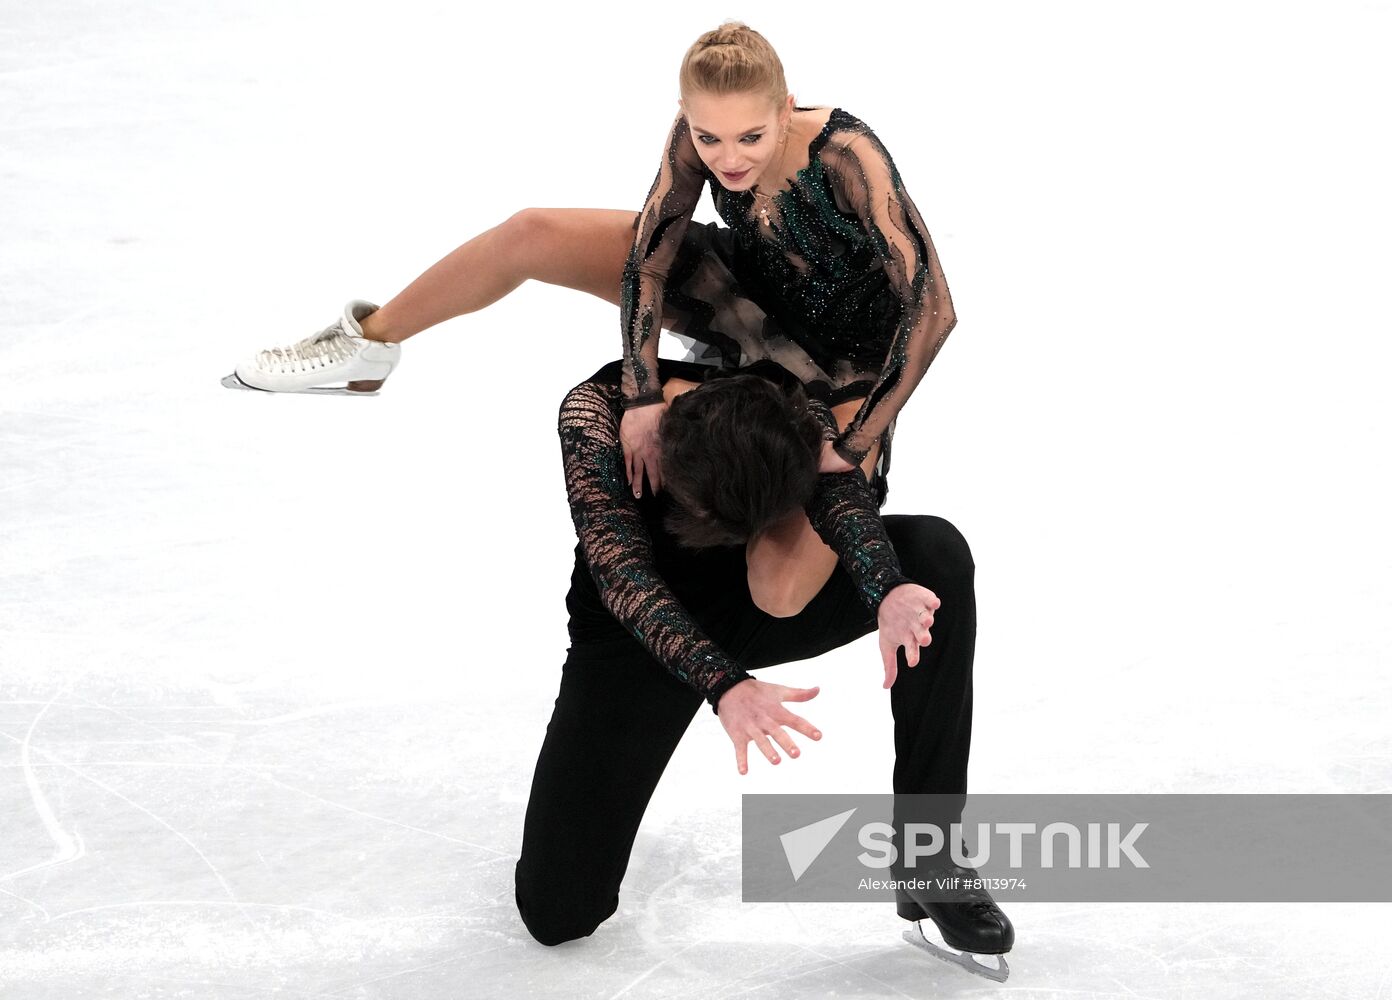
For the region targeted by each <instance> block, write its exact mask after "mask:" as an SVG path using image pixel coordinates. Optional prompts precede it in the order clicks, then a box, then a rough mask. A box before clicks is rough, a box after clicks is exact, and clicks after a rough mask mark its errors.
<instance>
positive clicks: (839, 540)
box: [805, 400, 914, 613]
mask: <svg viewBox="0 0 1392 1000" xmlns="http://www.w3.org/2000/svg"><path fill="white" fill-rule="evenodd" d="M809 409H811V410H812V411H813V412H815V413H816V414H817V416H818V417H819V418H820V419H821V421H822V426H823V427H824V428H826V436H827V437H829V438H830V437H831V436H833V435H835V433H836V431H837V427H836V418H835V416H834V415H833V414H832V412H831V410H830V409H829V408H828V407H827V405H826V404H825V403H822V402H820V401H819V400H812V401H811V402H810V404H809ZM862 457H863V456H862ZM805 509H806V511H807V520H808V521H810V522H811V524H812V528H813V530H815V531H816V532H817V535H818V536H819V537H820V538H821V539H822V541H824V542H826V543H827V545H828V546H830V547H831V549H832V551H833V552H835V553H836V555H837V557H838V558H839V559H840V560H841V565H842V566H844V567H845V568H846V572H847V573H848V574H849V575H850V577H851V580H852V582H854V583H855V586H856V590H857V591H858V592H859V594H860V599H861V600H862V601H864V602H865V605H866V607H868V608H869V609H870V610H871V611H872V612H876V613H878V611H879V610H880V602H881V601H883V600H884V597H885V595H886V594H888V593H889V592H890V591H891V590H893V589H894V588H895V587H897V586H899V585H900V584H901V583H913V582H914V581H913V580H910V579H909V578H908V577H907V576H905V575H904V572H903V568H902V567H901V566H900V564H899V555H898V553H896V552H895V551H894V545H893V544H892V543H891V542H890V540H889V534H888V533H887V532H886V531H885V527H884V522H883V521H881V520H880V512H879V510H878V509H877V508H876V506H875V501H874V499H873V497H872V496H871V494H870V484H869V483H867V482H866V481H865V475H864V473H862V472H861V471H860V469H858V468H857V469H851V470H850V471H849V472H824V473H822V474H821V475H820V476H818V477H817V485H816V487H815V488H814V490H813V492H812V497H811V499H810V500H808V502H807V504H806V507H805Z"/></svg>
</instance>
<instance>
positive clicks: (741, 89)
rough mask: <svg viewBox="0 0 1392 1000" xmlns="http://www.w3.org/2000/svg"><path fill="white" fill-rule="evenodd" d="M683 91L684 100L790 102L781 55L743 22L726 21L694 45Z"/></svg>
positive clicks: (685, 59) (683, 69)
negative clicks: (748, 96) (742, 97)
mask: <svg viewBox="0 0 1392 1000" xmlns="http://www.w3.org/2000/svg"><path fill="white" fill-rule="evenodd" d="M679 87H680V89H681V95H682V98H683V100H684V99H686V98H687V97H689V96H690V95H692V94H701V93H705V94H715V95H717V96H719V95H724V94H744V93H754V94H762V95H764V96H766V97H767V98H768V99H769V100H770V101H772V102H773V103H774V104H782V103H783V102H784V101H786V100H787V99H788V82H787V81H786V80H785V79H784V78H783V63H782V61H781V60H780V59H779V58H778V53H777V52H775V51H773V46H772V45H770V44H769V42H768V39H767V38H765V37H764V36H763V35H761V34H759V33H758V32H757V31H755V30H754V29H753V28H751V27H750V26H749V25H747V24H745V23H744V22H743V21H726V22H724V23H723V24H721V25H720V27H718V28H716V29H715V30H713V31H707V32H706V33H705V34H704V35H702V36H701V37H700V38H698V39H696V41H694V42H693V43H692V44H691V48H689V49H687V50H686V55H685V56H683V57H682V64H681V76H680V83H679Z"/></svg>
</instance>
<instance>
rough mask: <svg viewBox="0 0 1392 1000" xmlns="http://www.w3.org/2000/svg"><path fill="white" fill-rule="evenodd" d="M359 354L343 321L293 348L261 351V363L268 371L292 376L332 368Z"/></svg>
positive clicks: (307, 338)
mask: <svg viewBox="0 0 1392 1000" xmlns="http://www.w3.org/2000/svg"><path fill="white" fill-rule="evenodd" d="M357 352H358V345H357V344H356V343H355V342H354V339H353V338H352V337H351V336H349V335H348V334H347V333H345V332H344V330H343V321H342V320H339V321H338V322H337V323H335V324H333V325H332V326H329V327H325V328H324V329H323V330H320V331H319V332H318V333H316V334H313V335H312V336H309V337H305V338H304V339H303V340H301V341H298V342H296V343H294V344H291V345H290V346H289V347H271V348H268V349H266V350H264V351H261V352H260V354H259V355H258V358H257V360H258V362H259V364H260V366H261V367H262V368H264V369H267V370H270V371H275V372H278V373H280V374H282V375H289V374H293V373H296V372H307V371H316V370H318V369H321V368H328V367H330V366H331V365H336V364H338V363H339V362H340V361H347V360H349V359H350V358H352V357H353V355H355V354H357Z"/></svg>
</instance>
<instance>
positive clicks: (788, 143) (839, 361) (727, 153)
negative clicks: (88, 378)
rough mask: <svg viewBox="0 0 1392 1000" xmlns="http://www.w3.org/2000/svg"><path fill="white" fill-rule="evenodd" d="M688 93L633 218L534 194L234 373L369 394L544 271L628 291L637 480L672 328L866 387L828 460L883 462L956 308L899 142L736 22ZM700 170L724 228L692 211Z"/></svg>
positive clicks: (628, 415)
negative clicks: (885, 138) (802, 77)
mask: <svg viewBox="0 0 1392 1000" xmlns="http://www.w3.org/2000/svg"><path fill="white" fill-rule="evenodd" d="M680 92H681V100H680V102H679V103H680V112H679V114H678V115H677V117H676V120H675V121H674V122H673V124H672V126H671V128H670V131H669V133H668V136H667V141H666V144H665V146H664V155H663V158H662V163H661V165H660V167H659V169H658V173H657V177H656V179H655V181H654V183H653V185H652V188H651V190H650V191H649V193H648V197H647V202H646V204H645V205H644V206H643V209H642V211H641V212H639V213H638V214H637V215H635V214H634V213H633V212H631V211H611V210H603V209H544V208H529V209H523V210H522V211H520V212H518V213H517V214H516V215H514V216H512V217H511V218H510V219H508V220H507V221H505V222H504V223H502V224H501V225H499V226H497V227H495V228H493V229H490V230H488V231H487V232H484V233H482V234H480V235H479V236H477V237H475V238H474V239H472V240H470V241H469V242H468V243H466V244H464V245H463V246H461V247H459V248H458V249H456V250H455V251H454V252H452V253H451V254H450V255H449V256H447V257H445V258H444V259H443V260H441V261H439V262H438V263H436V264H435V265H434V266H433V267H431V268H430V269H429V270H427V271H426V272H425V273H424V274H422V275H421V276H420V277H419V278H417V279H416V280H415V281H414V282H412V283H411V284H410V285H409V286H408V287H407V288H406V289H405V290H404V291H402V292H401V293H400V294H399V295H397V296H396V298H394V299H392V300H391V301H389V302H388V303H387V304H386V305H384V306H382V307H380V308H379V307H377V306H375V305H373V304H372V303H370V302H366V301H364V300H361V299H355V300H353V301H351V302H349V303H348V305H347V306H345V308H344V312H343V315H342V317H341V318H340V319H339V320H338V321H337V322H335V323H334V324H333V325H331V326H329V327H327V328H326V329H324V330H322V331H320V332H319V333H317V334H315V335H313V336H311V337H307V338H305V339H304V340H301V341H300V342H298V343H296V344H293V345H291V346H289V347H284V348H271V349H267V350H262V351H260V352H258V353H257V354H256V355H255V356H253V357H251V358H248V359H247V360H245V361H243V362H242V363H240V364H238V365H237V368H236V371H235V373H234V374H232V375H229V376H227V378H225V379H224V380H223V382H224V384H225V385H229V386H231V387H241V388H258V389H267V390H273V391H295V392H305V391H332V392H366V393H373V392H376V391H377V390H378V389H379V388H380V387H381V385H382V383H383V382H384V381H385V379H386V378H387V376H388V375H390V373H391V372H392V370H393V369H394V368H395V366H396V364H397V363H398V362H399V359H400V353H401V349H400V344H401V342H402V341H404V340H406V339H407V338H408V337H411V336H413V335H414V334H416V333H418V332H420V331H421V330H424V329H426V328H428V327H430V326H434V325H435V324H437V323H440V322H442V321H444V320H446V319H450V318H451V317H454V316H459V315H461V314H463V313H468V312H474V311H476V310H478V309H482V308H483V307H485V306H487V305H489V304H490V303H492V302H494V301H496V300H497V299H499V298H500V297H502V296H503V295H506V294H507V293H508V292H510V291H511V290H512V289H514V288H516V287H517V286H518V285H519V284H521V283H522V282H523V281H525V280H527V279H528V278H535V279H537V280H539V281H545V282H548V283H551V284H558V285H565V286H566V287H569V288H576V289H580V290H582V291H587V292H590V293H592V294H594V295H597V296H599V297H600V298H602V299H605V300H606V301H609V302H613V303H615V304H616V305H617V306H619V319H620V328H621V332H622V340H623V352H624V355H623V363H624V365H623V367H624V371H623V394H624V406H625V413H624V417H623V423H622V425H621V441H622V444H623V450H624V468H625V472H626V475H627V477H628V481H629V483H630V484H631V486H632V489H633V491H634V493H635V495H638V494H640V493H641V492H642V488H643V478H644V476H645V475H646V477H647V479H648V481H649V483H650V484H651V487H652V488H653V489H654V490H657V489H660V488H661V483H662V475H661V465H660V457H659V453H658V449H657V444H656V441H657V438H656V427H657V424H658V422H659V421H660V420H661V417H662V414H663V412H664V411H665V409H666V403H665V401H664V400H663V398H662V393H661V391H660V386H659V385H658V383H657V380H656V375H655V368H656V362H657V339H658V338H657V336H656V335H657V334H658V333H659V331H660V330H661V329H663V328H666V329H668V330H670V331H671V332H672V333H673V334H674V335H676V336H677V337H678V338H679V339H680V340H682V341H683V342H684V343H685V344H686V346H687V349H688V355H687V360H691V361H699V362H703V363H707V364H711V363H713V364H717V365H719V366H722V367H738V366H740V365H743V364H749V363H751V362H753V361H756V360H758V359H760V358H769V359H772V360H773V361H775V362H777V363H778V364H779V365H781V366H782V367H783V368H784V369H785V370H787V371H789V372H791V373H792V374H793V375H795V376H796V377H797V378H799V379H800V380H801V381H803V382H804V383H809V384H810V383H813V382H819V383H824V384H825V385H826V386H827V388H828V392H829V395H828V396H827V398H828V400H829V401H830V402H831V403H832V405H836V404H839V403H846V402H850V401H856V403H857V409H856V411H855V413H854V416H853V418H852V419H851V420H850V421H849V423H848V424H847V425H846V427H845V429H844V430H842V431H841V432H840V433H839V434H838V436H837V437H836V439H835V440H834V441H828V442H827V443H826V444H825V446H824V447H823V451H822V456H821V464H820V468H821V469H822V470H823V471H828V472H830V471H847V470H850V469H853V468H855V467H856V466H857V465H858V464H859V463H860V462H861V461H862V460H863V459H864V458H865V456H866V455H867V454H869V452H870V449H871V447H872V445H873V444H874V443H875V442H880V445H881V448H880V456H879V459H878V462H879V464H880V465H881V466H882V468H883V470H884V471H887V470H888V461H889V459H888V456H889V444H890V437H891V435H892V433H893V425H894V418H895V416H896V415H897V414H898V412H899V410H900V408H901V407H902V406H903V405H904V403H905V401H906V400H907V399H908V397H909V395H910V394H911V393H912V392H913V390H914V388H915V387H916V386H917V385H918V383H919V381H920V380H921V379H922V377H923V375H924V373H925V372H926V371H927V369H928V366H929V365H930V364H931V363H932V360H933V358H934V357H935V356H936V354H937V352H938V351H939V350H940V349H941V347H942V344H943V341H944V340H945V338H946V337H947V335H948V333H949V332H950V331H951V330H952V328H953V326H954V325H955V323H956V314H955V312H954V310H953V307H952V300H951V296H950V295H949V292H948V287H947V281H946V278H945V277H944V276H943V272H942V268H941V266H940V264H939V262H938V258H937V254H936V252H935V250H934V248H933V244H932V241H931V239H930V238H929V235H928V230H927V227H926V226H925V225H924V224H923V220H922V218H921V217H920V216H919V213H918V210H917V208H916V207H915V206H914V203H913V202H912V200H911V199H910V198H909V195H908V192H907V191H905V190H904V185H903V183H902V181H901V179H900V177H899V173H898V171H897V169H896V168H895V166H894V162H893V160H892V159H891V158H890V155H889V152H888V151H887V150H886V149H885V147H884V146H883V144H881V142H880V140H879V139H878V137H877V136H876V135H875V134H874V132H872V131H871V129H870V127H869V126H868V125H867V124H866V123H865V122H863V121H861V120H860V119H859V118H857V117H855V116H854V115H852V114H851V113H849V112H848V111H846V110H844V109H842V108H835V107H834V108H827V107H801V106H798V105H796V104H795V103H794V99H793V96H792V95H791V94H789V93H788V88H787V83H786V81H785V79H784V75H783V65H782V62H781V61H780V60H779V58H778V55H777V53H776V52H774V50H773V47H772V46H771V45H769V43H768V41H767V40H766V39H765V38H764V37H763V35H761V34H759V33H758V32H757V31H754V30H753V29H752V28H749V27H748V26H747V25H745V24H742V23H740V22H738V21H734V22H726V23H725V24H722V25H721V26H720V27H719V28H716V29H715V30H713V31H709V32H706V33H705V34H703V35H702V36H701V37H700V38H698V39H697V40H696V42H695V43H694V44H693V45H692V46H691V47H690V49H688V50H687V52H686V55H685V57H684V58H683V60H682V64H681V72H680ZM707 183H709V185H710V188H711V196H712V199H713V201H714V205H715V209H716V211H717V212H718V213H719V215H720V217H721V219H722V220H723V221H724V222H725V223H726V226H724V227H722V226H718V225H716V224H713V223H706V224H698V225H692V224H690V220H691V214H692V210H693V209H694V208H695V206H696V202H697V201H698V200H699V198H700V194H701V191H702V190H703V188H704V186H705V185H706V184H707ZM340 382H342V383H345V384H344V385H343V386H342V387H341V388H339V387H335V386H330V383H340ZM880 499H881V500H883V498H880Z"/></svg>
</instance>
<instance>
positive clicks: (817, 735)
mask: <svg viewBox="0 0 1392 1000" xmlns="http://www.w3.org/2000/svg"><path fill="white" fill-rule="evenodd" d="M783 725H785V726H792V727H793V728H794V729H796V730H797V731H798V732H800V733H802V735H803V736H808V737H811V738H812V739H814V740H819V739H821V738H822V733H821V730H819V729H818V728H817V727H816V726H814V725H812V723H810V722H808V721H807V720H806V719H804V718H803V717H802V716H800V715H794V714H793V713H792V712H788V713H787V716H786V718H785V719H784V720H783Z"/></svg>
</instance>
